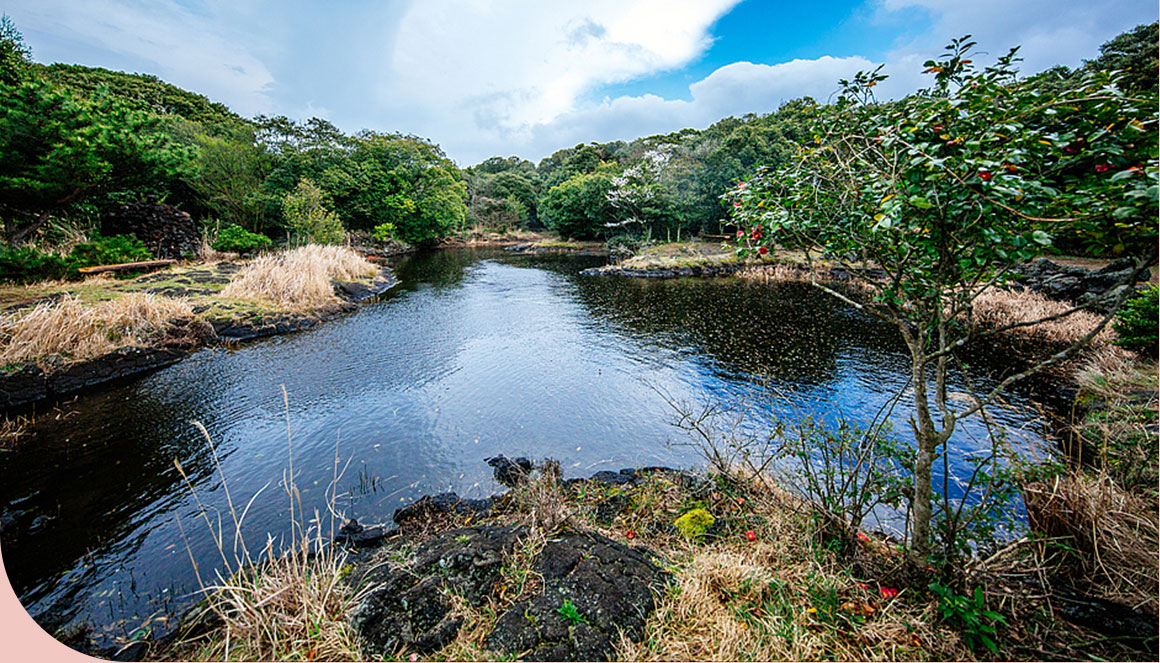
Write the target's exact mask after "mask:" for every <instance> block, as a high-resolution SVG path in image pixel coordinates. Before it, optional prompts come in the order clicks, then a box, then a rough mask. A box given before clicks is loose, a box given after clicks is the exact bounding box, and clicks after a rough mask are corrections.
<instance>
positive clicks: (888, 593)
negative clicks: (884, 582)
mask: <svg viewBox="0 0 1160 663" xmlns="http://www.w3.org/2000/svg"><path fill="white" fill-rule="evenodd" d="M878 595H879V596H881V597H882V598H884V599H892V598H894V597H895V596H898V590H897V589H894V588H893V587H879V588H878Z"/></svg>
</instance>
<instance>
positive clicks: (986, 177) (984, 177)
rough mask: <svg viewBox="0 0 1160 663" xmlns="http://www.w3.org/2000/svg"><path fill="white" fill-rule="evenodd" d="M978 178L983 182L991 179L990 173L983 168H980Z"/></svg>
mask: <svg viewBox="0 0 1160 663" xmlns="http://www.w3.org/2000/svg"><path fill="white" fill-rule="evenodd" d="M979 179H981V180H983V181H984V182H989V181H990V180H991V173H989V172H987V171H985V170H980V171H979Z"/></svg>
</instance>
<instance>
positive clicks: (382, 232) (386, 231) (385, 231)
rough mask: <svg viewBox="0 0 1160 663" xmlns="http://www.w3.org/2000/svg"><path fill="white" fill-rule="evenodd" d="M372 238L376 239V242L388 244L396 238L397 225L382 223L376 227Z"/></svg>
mask: <svg viewBox="0 0 1160 663" xmlns="http://www.w3.org/2000/svg"><path fill="white" fill-rule="evenodd" d="M371 236H372V237H374V239H375V241H376V242H382V243H383V244H386V243H387V242H389V241H391V240H392V239H394V238H395V224H393V223H380V224H379V225H377V226H375V228H374V231H372V233H371Z"/></svg>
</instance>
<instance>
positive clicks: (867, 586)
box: [858, 582, 870, 589]
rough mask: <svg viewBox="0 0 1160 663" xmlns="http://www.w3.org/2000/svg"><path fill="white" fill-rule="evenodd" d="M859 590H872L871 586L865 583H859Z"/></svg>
mask: <svg viewBox="0 0 1160 663" xmlns="http://www.w3.org/2000/svg"><path fill="white" fill-rule="evenodd" d="M858 589H870V586H869V585H867V584H866V583H864V582H860V583H858Z"/></svg>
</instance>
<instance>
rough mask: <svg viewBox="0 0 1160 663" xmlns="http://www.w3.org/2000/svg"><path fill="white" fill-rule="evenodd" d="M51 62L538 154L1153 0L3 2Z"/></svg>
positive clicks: (250, 107) (1103, 24) (294, 113)
mask: <svg viewBox="0 0 1160 663" xmlns="http://www.w3.org/2000/svg"><path fill="white" fill-rule="evenodd" d="M0 12H3V13H6V14H8V15H9V16H11V17H12V19H13V20H14V21H15V22H16V24H17V27H19V28H20V29H21V30H22V31H23V32H24V35H25V39H26V41H27V42H28V44H29V45H30V46H31V47H32V50H33V57H34V58H35V59H36V60H38V61H40V62H69V63H80V64H86V65H93V66H102V67H108V68H110V69H119V70H125V71H132V72H144V73H150V74H155V75H157V76H159V77H161V78H163V79H165V80H167V81H170V82H172V83H174V84H176V85H179V86H181V87H184V88H187V89H190V90H194V91H197V92H201V93H203V94H205V95H207V96H209V97H210V98H211V99H214V100H215V101H221V102H224V103H226V104H228V105H229V106H230V107H231V108H233V109H235V110H236V111H238V112H239V113H241V114H243V115H247V116H252V115H256V114H259V113H263V114H282V115H288V116H290V117H292V118H295V119H306V118H308V117H311V116H319V117H324V118H326V119H328V120H330V121H332V122H334V123H335V124H337V125H338V126H339V127H341V128H342V129H344V130H346V131H349V132H354V131H358V130H360V129H364V128H368V129H374V130H378V131H399V132H403V133H414V134H417V135H420V136H425V137H428V138H430V139H432V140H434V141H435V142H437V143H439V144H440V145H441V146H442V147H443V149H444V150H446V151H447V153H448V155H449V156H451V158H453V159H454V160H455V161H457V162H458V163H459V164H460V165H470V164H472V163H476V162H478V161H480V160H482V159H484V158H487V157H489V156H493V155H503V156H507V155H513V154H514V155H519V156H521V157H525V158H528V159H532V160H537V161H538V160H539V159H540V158H542V157H544V156H546V155H548V154H550V153H551V152H553V151H555V150H556V149H559V148H561V147H568V146H571V145H575V144H576V143H579V142H587V141H592V140H595V141H607V140H615V139H622V140H630V139H632V138H635V137H638V136H642V135H648V134H653V133H661V132H669V131H674V130H677V129H680V128H683V127H687V126H692V127H698V128H703V127H706V126H708V125H709V124H711V123H713V122H714V121H716V120H718V119H720V118H722V117H726V116H729V115H743V114H745V113H767V112H769V111H772V110H774V109H776V108H777V106H778V105H779V104H780V103H782V102H784V101H786V100H789V99H793V98H796V97H800V96H803V95H811V96H814V97H817V98H821V99H825V98H826V97H828V96H829V95H830V94H831V93H832V92H833V91H834V89H835V88H836V81H837V79H838V78H842V77H846V76H850V75H852V74H853V73H854V72H856V71H857V70H859V69H868V68H872V67H874V66H877V65H878V64H885V66H886V69H885V71H886V72H887V73H888V74H890V76H891V78H890V79H889V80H888V81H887V83H886V84H884V85H883V86H882V88H881V89H882V90H883V93H884V94H886V95H887V96H898V95H902V94H906V93H909V92H912V91H913V90H915V89H917V88H918V87H920V86H922V85H923V79H922V76H921V75H920V73H919V72H920V71H921V70H922V66H921V64H922V62H923V61H924V60H925V59H927V58H929V57H932V56H934V55H937V54H938V53H939V52H940V50H941V47H942V46H943V45H944V44H945V43H946V42H947V41H948V40H949V39H950V38H951V37H955V36H959V35H962V34H966V33H970V34H973V35H974V36H975V38H976V39H977V41H978V42H979V44H980V45H979V48H980V50H981V51H983V53H982V54H981V56H980V57H979V58H978V59H980V60H983V61H986V60H987V59H988V58H993V57H994V56H996V55H998V54H1001V53H1003V52H1005V51H1006V49H1007V48H1009V47H1010V46H1013V45H1017V44H1021V45H1022V46H1023V49H1022V53H1023V57H1024V66H1023V70H1024V71H1025V72H1029V73H1030V72H1034V71H1040V70H1042V69H1044V68H1046V67H1049V66H1051V65H1054V64H1065V65H1069V66H1076V65H1079V64H1080V63H1081V62H1082V60H1083V59H1085V58H1093V57H1095V56H1096V55H1097V53H1098V47H1099V45H1100V44H1101V43H1103V42H1105V41H1107V40H1108V39H1110V38H1112V37H1113V36H1115V35H1116V34H1118V33H1120V32H1123V31H1124V30H1128V29H1131V28H1132V27H1134V26H1135V25H1137V24H1140V23H1148V22H1152V21H1155V20H1156V19H1157V14H1158V9H1157V5H1156V4H1155V2H1152V1H1151V0H1102V1H1092V2H1070V1H1067V0H973V1H971V0H958V1H954V2H952V1H950V0H860V1H852V0H843V1H840V2H824V1H822V2H809V1H808V0H795V1H794V2H781V1H772V0H743V1H738V0H587V1H583V2H581V1H573V2H549V1H547V0H539V1H538V2H537V1H535V0H523V1H515V0H511V1H501V0H422V1H419V0H415V1H405V0H399V1H385V0H378V1H372V0H330V1H326V2H323V1H315V2H311V1H307V0H84V1H83V2H82V1H79V0H0Z"/></svg>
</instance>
